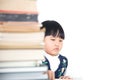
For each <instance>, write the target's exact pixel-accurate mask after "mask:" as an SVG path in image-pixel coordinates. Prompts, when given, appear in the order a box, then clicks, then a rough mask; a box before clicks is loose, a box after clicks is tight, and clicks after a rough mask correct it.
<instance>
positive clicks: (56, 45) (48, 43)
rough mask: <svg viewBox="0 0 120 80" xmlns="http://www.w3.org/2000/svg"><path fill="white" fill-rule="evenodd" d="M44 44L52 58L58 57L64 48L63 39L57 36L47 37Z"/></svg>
mask: <svg viewBox="0 0 120 80" xmlns="http://www.w3.org/2000/svg"><path fill="white" fill-rule="evenodd" d="M44 43H45V46H44V49H45V51H46V52H47V53H48V54H50V55H52V56H56V55H58V54H59V51H60V50H61V48H62V46H63V39H61V38H59V37H57V36H56V37H53V36H52V35H50V36H46V37H45V39H44Z"/></svg>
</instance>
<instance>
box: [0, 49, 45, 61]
mask: <svg viewBox="0 0 120 80" xmlns="http://www.w3.org/2000/svg"><path fill="white" fill-rule="evenodd" d="M42 53H43V50H41V49H21V50H19V49H15V50H14V49H11V50H0V61H25V60H26V61H29V60H42V59H44V56H43V54H42Z"/></svg>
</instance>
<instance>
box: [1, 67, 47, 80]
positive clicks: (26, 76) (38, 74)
mask: <svg viewBox="0 0 120 80" xmlns="http://www.w3.org/2000/svg"><path fill="white" fill-rule="evenodd" d="M0 80H48V75H47V67H46V66H40V67H26V68H23V67H21V68H0Z"/></svg>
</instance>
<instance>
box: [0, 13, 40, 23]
mask: <svg viewBox="0 0 120 80" xmlns="http://www.w3.org/2000/svg"><path fill="white" fill-rule="evenodd" d="M37 17H38V14H16V13H0V21H21V22H24V21H28V22H30V21H31V22H38V18H37Z"/></svg>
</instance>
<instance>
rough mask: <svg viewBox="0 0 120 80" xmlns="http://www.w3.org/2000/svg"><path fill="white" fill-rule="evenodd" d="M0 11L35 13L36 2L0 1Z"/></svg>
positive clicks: (23, 0)
mask: <svg viewBox="0 0 120 80" xmlns="http://www.w3.org/2000/svg"><path fill="white" fill-rule="evenodd" d="M0 10H7V11H23V12H37V6H36V0H0Z"/></svg>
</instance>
